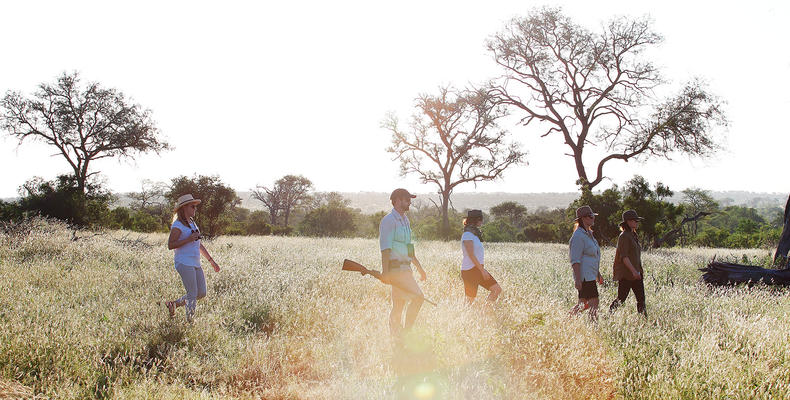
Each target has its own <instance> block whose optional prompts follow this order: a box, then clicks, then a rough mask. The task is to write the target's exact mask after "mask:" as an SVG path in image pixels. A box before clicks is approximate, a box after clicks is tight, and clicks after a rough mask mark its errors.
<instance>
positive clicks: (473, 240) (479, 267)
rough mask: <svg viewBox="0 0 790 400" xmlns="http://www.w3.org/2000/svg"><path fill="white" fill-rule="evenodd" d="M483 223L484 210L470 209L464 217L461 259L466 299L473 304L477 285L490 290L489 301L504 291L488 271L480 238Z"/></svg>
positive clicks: (492, 300) (494, 299)
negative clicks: (462, 257)
mask: <svg viewBox="0 0 790 400" xmlns="http://www.w3.org/2000/svg"><path fill="white" fill-rule="evenodd" d="M482 225H483V212H482V211H480V210H469V211H468V212H467V214H466V218H464V233H463V235H461V250H462V251H463V254H464V259H463V261H461V277H462V278H463V280H464V291H465V292H466V301H467V302H468V303H469V304H471V303H472V302H474V301H475V297H476V296H477V287H478V286H482V287H484V288H486V289H488V290H489V292H490V293H489V294H488V298H487V299H486V301H487V302H489V303H491V302H494V301H496V299H497V297H499V295H500V294H501V293H502V288H501V287H500V286H499V283H497V281H496V279H494V277H493V276H491V274H490V273H488V271H486V269H485V267H484V265H485V260H484V258H485V255H484V251H483V243H482V242H481V240H480V238H481V237H482V235H481V233H480V227H481V226H482Z"/></svg>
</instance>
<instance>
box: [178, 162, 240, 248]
mask: <svg viewBox="0 0 790 400" xmlns="http://www.w3.org/2000/svg"><path fill="white" fill-rule="evenodd" d="M187 193H191V194H192V196H194V197H195V198H197V199H200V200H201V203H200V206H198V207H199V212H198V213H197V216H196V217H195V220H196V222H198V224H200V225H201V226H203V228H202V232H203V233H205V234H207V235H208V236H210V237H211V236H217V235H219V234H221V233H222V229H223V228H224V227H225V226H227V225H228V224H229V221H228V220H223V219H222V218H221V217H222V215H223V214H224V213H227V212H230V211H231V210H232V209H233V208H234V207H236V206H237V205H238V204H239V203H241V199H239V197H238V196H236V192H235V191H234V190H233V189H232V188H231V187H230V186H226V185H225V184H224V183H222V181H221V180H220V179H219V177H218V176H203V175H199V176H195V177H194V178H191V179H190V178H187V177H186V176H180V177H177V178H173V181H172V184H171V185H170V191H168V192H167V193H166V197H167V199H168V200H169V201H170V204H175V202H176V200H178V197H179V196H182V195H184V194H187Z"/></svg>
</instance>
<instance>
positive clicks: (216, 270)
mask: <svg viewBox="0 0 790 400" xmlns="http://www.w3.org/2000/svg"><path fill="white" fill-rule="evenodd" d="M211 265H212V266H213V267H214V272H219V264H217V263H216V262H214V261H213V260H212V261H211Z"/></svg>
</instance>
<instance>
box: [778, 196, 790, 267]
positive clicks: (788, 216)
mask: <svg viewBox="0 0 790 400" xmlns="http://www.w3.org/2000/svg"><path fill="white" fill-rule="evenodd" d="M788 225H790V196H788V197H787V203H786V204H785V218H784V226H782V236H780V237H779V244H777V245H776V253H775V254H774V265H779V266H781V267H782V268H787V252H788V251H790V227H788Z"/></svg>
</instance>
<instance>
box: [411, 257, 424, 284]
mask: <svg viewBox="0 0 790 400" xmlns="http://www.w3.org/2000/svg"><path fill="white" fill-rule="evenodd" d="M411 262H412V264H414V265H415V266H416V267H417V272H419V273H420V280H421V281H424V280H426V279H427V278H428V276H427V275H425V270H424V269H422V264H420V260H418V259H417V256H414V257H412V258H411Z"/></svg>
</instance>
